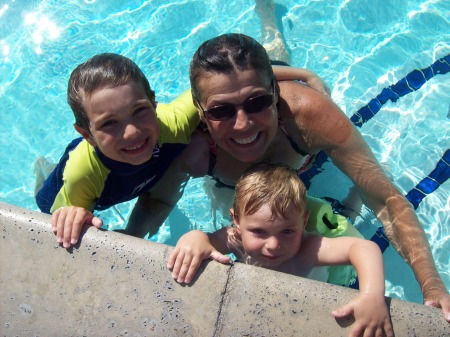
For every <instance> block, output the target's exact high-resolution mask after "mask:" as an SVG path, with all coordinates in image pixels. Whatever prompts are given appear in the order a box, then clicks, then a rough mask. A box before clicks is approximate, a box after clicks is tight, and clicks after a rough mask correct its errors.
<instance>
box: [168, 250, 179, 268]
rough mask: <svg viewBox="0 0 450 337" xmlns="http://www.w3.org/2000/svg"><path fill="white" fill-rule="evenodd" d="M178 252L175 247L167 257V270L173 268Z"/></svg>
mask: <svg viewBox="0 0 450 337" xmlns="http://www.w3.org/2000/svg"><path fill="white" fill-rule="evenodd" d="M179 251H180V249H179V248H178V247H175V248H174V250H172V253H170V256H169V260H168V261H167V268H169V269H172V268H173V266H174V264H175V261H176V259H177V256H178V253H179Z"/></svg>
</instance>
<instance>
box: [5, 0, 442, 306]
mask: <svg viewBox="0 0 450 337" xmlns="http://www.w3.org/2000/svg"><path fill="white" fill-rule="evenodd" d="M277 4H278V5H277V13H278V15H279V17H280V19H281V20H282V24H283V32H284V36H285V38H286V40H287V42H288V46H289V48H290V51H291V55H292V63H293V65H295V66H299V67H306V68H308V69H311V70H313V71H315V72H316V73H317V74H319V75H320V76H321V77H322V78H323V79H324V80H325V81H326V82H327V83H328V84H329V85H330V87H331V88H332V97H333V99H334V100H335V102H336V103H337V104H338V105H339V106H340V107H341V108H342V109H343V110H344V111H345V113H346V114H347V115H348V116H351V115H352V114H353V113H354V112H355V111H357V110H358V109H359V108H360V107H361V106H363V105H365V104H367V103H368V102H369V101H370V100H371V99H372V98H373V97H375V96H376V95H377V94H378V93H380V92H381V90H382V89H383V88H385V87H387V86H389V85H391V84H394V83H395V82H396V81H398V80H399V79H400V78H402V77H404V76H405V75H406V74H408V73H409V72H410V71H412V70H413V69H415V68H424V67H427V66H429V65H430V64H431V63H433V62H434V61H435V60H436V59H438V58H440V57H443V56H445V55H447V54H449V53H450V33H449V32H450V22H449V20H450V19H449V18H450V2H449V1H446V0H440V1H439V0H433V1H431V0H430V1H417V0H416V1H407V0H399V1H395V2H388V1H382V0H370V1H369V0H346V1H333V2H328V1H313V0H303V1H277ZM253 6H254V2H253V1H200V0H198V1H174V0H172V1H162V0H161V1H144V2H142V1H126V2H124V1H95V0H91V1H88V0H86V1H84V2H80V1H64V2H63V1H54V0H48V1H29V0H17V1H5V2H3V4H0V109H1V122H0V132H1V135H2V136H1V139H0V142H1V144H0V151H1V157H0V200H1V201H2V202H6V203H10V204H14V205H18V206H21V207H25V208H30V209H35V210H37V207H36V205H35V202H34V198H33V189H34V176H33V162H34V159H35V158H36V157H38V156H40V155H44V156H46V157H49V158H52V159H53V160H57V159H59V156H60V155H61V153H62V152H63V150H64V148H65V146H66V145H67V143H68V142H69V141H70V140H71V139H72V138H74V137H76V136H77V134H76V133H75V131H74V129H73V127H72V124H73V115H72V113H71V111H70V109H69V106H68V105H67V103H66V89H67V87H66V86H67V81H68V78H69V74H70V72H71V71H72V70H73V68H74V67H75V66H76V65H78V64H79V63H81V62H83V61H84V60H86V59H87V58H88V57H90V56H92V55H94V54H96V53H100V52H116V53H121V54H123V55H125V56H128V57H130V58H132V59H133V60H134V61H136V63H137V64H138V65H139V66H140V67H141V68H142V69H143V71H144V72H145V73H146V75H147V76H148V78H149V80H150V84H151V86H152V88H153V89H154V90H155V91H156V93H157V98H158V100H159V101H161V102H168V101H170V100H171V99H173V98H174V97H175V96H176V95H177V94H179V93H181V92H182V91H183V90H185V89H187V88H188V86H189V79H188V65H189V61H190V59H191V57H192V55H193V53H194V52H195V50H196V48H197V47H198V46H199V45H200V43H201V42H203V41H204V40H206V39H208V38H211V37H213V36H215V35H218V34H222V33H226V32H242V33H245V34H248V35H251V36H253V37H255V38H256V39H259V38H260V21H259V19H258V17H257V16H256V15H255V13H254V7H253ZM449 105H450V74H447V75H439V76H436V77H434V78H433V79H431V80H430V81H429V82H427V83H426V84H425V85H424V86H423V87H422V88H420V89H419V90H418V91H415V92H412V93H410V94H408V95H406V96H404V97H402V98H401V99H399V100H398V101H397V102H396V103H392V102H389V103H387V104H385V105H384V106H383V108H382V109H381V110H380V112H379V113H378V114H377V115H376V116H375V117H374V118H373V119H372V120H370V121H369V122H368V123H366V124H365V125H363V127H362V128H361V132H362V133H363V135H364V137H365V139H366V140H367V142H368V143H369V145H370V146H371V147H372V149H373V151H374V153H375V155H376V157H377V158H378V160H379V161H380V162H381V163H383V165H384V166H385V167H386V169H387V170H388V171H389V174H390V176H391V177H392V180H393V181H394V182H395V183H396V184H397V186H398V187H399V188H400V190H401V191H402V192H403V193H405V194H406V193H407V192H408V191H409V190H411V189H412V188H413V187H414V186H415V185H416V184H417V183H418V182H419V181H420V180H421V179H422V178H424V177H425V176H426V175H427V174H428V173H429V172H430V171H431V170H432V169H433V168H434V166H435V164H436V163H437V161H438V160H439V158H440V157H441V156H442V154H443V153H444V151H445V150H446V149H447V148H449V147H450V146H449V145H450V141H449V140H450V136H449V130H450V121H449V114H450V112H449ZM337 132H338V131H337ZM324 168H325V170H324V172H323V173H321V174H320V175H318V176H316V177H315V178H314V180H313V183H312V186H311V189H310V193H311V194H313V195H316V196H330V197H334V198H337V199H342V198H343V196H344V195H345V194H346V192H347V189H348V187H349V186H350V184H349V182H348V180H346V179H345V178H344V177H343V176H341V175H340V174H339V172H337V171H336V170H335V169H334V168H333V167H332V165H331V164H326V165H325V166H324ZM336 175H337V176H338V177H339V179H338V180H339V181H340V183H339V184H338V186H336V185H335V184H333V185H331V184H329V183H328V182H329V181H330V179H333V180H332V181H336ZM203 183H204V182H203V179H196V180H193V181H191V182H190V184H189V185H188V187H187V190H186V193H185V196H184V197H183V199H182V200H181V201H180V203H179V205H178V207H177V208H176V209H175V210H174V212H173V213H172V214H171V217H170V218H169V220H168V221H166V224H165V225H166V226H164V227H163V228H162V230H161V231H160V233H159V234H158V236H157V237H155V238H154V239H156V240H158V241H160V242H166V243H169V244H174V243H175V242H176V239H177V237H178V236H179V235H181V233H182V232H184V231H186V230H188V229H191V228H200V229H205V230H213V229H214V228H213V226H212V225H211V223H212V219H213V214H214V212H212V211H211V207H210V205H209V202H208V198H207V196H206V195H205V194H204V193H203V189H202V184H203ZM449 190H450V182H449V181H447V182H446V183H444V184H443V185H442V186H441V187H440V188H439V189H438V190H437V191H436V192H434V193H432V194H431V195H429V196H427V197H426V198H425V200H424V201H423V202H422V204H421V205H420V207H419V208H418V210H417V213H418V215H419V218H420V220H421V223H422V224H423V227H424V229H425V231H426V233H427V236H428V238H429V240H430V243H431V246H432V250H433V256H434V258H435V261H436V265H437V267H438V270H439V272H440V275H441V277H442V278H443V280H444V282H445V283H446V286H447V289H450V272H449V270H450V262H449V260H450V259H449V252H450V233H449V231H450V226H449V224H450V216H449V214H450V212H449V210H450V200H449ZM199 200H200V201H201V202H199ZM132 204H133V203H132V202H130V203H125V204H121V205H118V206H117V211H116V210H114V209H111V210H108V211H105V212H102V214H101V216H102V217H103V218H104V219H106V221H105V222H107V223H109V226H110V228H115V227H119V226H122V225H123V223H124V221H123V220H122V219H121V218H120V216H122V217H123V218H125V219H126V217H127V215H128V213H129V210H130V208H131V207H132ZM194 205H195V206H194ZM198 205H201V206H198ZM119 215H120V216H119ZM226 221H227V220H226V219H223V217H222V216H221V215H220V214H218V215H217V221H216V223H217V226H221V225H224V224H226ZM171 222H172V223H176V226H174V225H173V226H171V228H170V227H169V224H170V223H171ZM357 225H358V226H359V228H360V230H361V231H362V232H363V234H364V235H365V236H366V237H370V236H371V235H372V234H373V233H374V232H375V230H376V228H377V227H378V226H379V223H378V222H377V221H376V219H375V217H374V216H373V214H371V213H370V212H368V211H365V212H364V213H363V218H361V219H359V220H358V221H357ZM384 257H385V264H386V265H385V269H386V279H387V290H386V294H387V295H388V296H392V297H398V298H402V299H407V300H410V301H415V302H421V301H422V298H421V295H420V290H419V288H418V286H417V283H416V281H415V279H414V276H413V274H412V272H411V271H410V270H409V268H408V267H407V266H406V264H405V263H404V262H403V261H402V260H401V258H400V257H399V256H398V254H397V253H396V252H395V251H394V250H393V249H392V248H389V249H388V251H387V252H385V254H384Z"/></svg>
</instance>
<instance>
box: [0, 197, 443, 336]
mask: <svg viewBox="0 0 450 337" xmlns="http://www.w3.org/2000/svg"><path fill="white" fill-rule="evenodd" d="M0 228H1V233H2V236H1V242H0V258H1V265H0V266H1V270H0V272H1V275H0V289H1V300H0V317H1V319H0V331H1V335H2V336H301V335H302V336H347V335H348V334H349V332H350V329H351V322H347V321H340V322H337V321H336V320H335V319H334V318H333V317H332V316H331V314H330V312H331V310H333V309H334V308H337V307H339V306H341V305H343V304H344V303H346V301H348V300H349V299H351V298H352V297H353V296H354V295H355V291H354V290H351V289H347V288H344V287H338V286H333V285H328V284H325V283H321V282H316V281H311V280H307V279H303V278H299V277H295V276H292V275H288V274H282V273H276V272H272V271H270V270H266V269H263V268H258V267H252V266H247V265H244V264H235V265H234V266H231V267H230V266H225V265H221V264H219V263H216V262H209V263H205V264H204V270H203V271H202V273H201V274H200V275H199V277H198V278H197V279H196V280H195V282H194V283H193V284H192V285H190V286H184V285H180V284H177V283H176V282H175V281H173V280H172V278H171V275H170V272H169V271H168V270H167V268H166V261H167V257H168V254H169V253H170V251H171V249H172V247H169V246H166V245H162V244H157V243H153V242H150V241H146V240H142V239H137V238H133V237H130V236H126V235H124V234H120V233H115V232H108V231H102V230H98V229H96V228H93V227H92V228H89V229H88V230H87V231H86V232H85V233H84V235H83V237H82V240H81V243H80V244H79V245H78V246H77V247H75V248H73V249H70V250H66V249H63V248H61V247H59V246H58V245H57V244H56V240H55V236H54V234H53V233H52V232H51V230H50V216H48V215H45V214H41V213H38V212H34V211H30V210H26V209H23V208H19V207H15V206H11V205H8V204H3V203H0ZM387 301H388V304H389V307H390V311H391V316H392V321H393V325H394V330H395V333H396V336H420V337H423V336H449V331H450V326H449V324H448V323H447V322H446V321H445V320H444V319H443V316H442V314H441V311H440V309H436V308H430V307H426V306H423V305H420V304H415V303H410V302H405V301H400V300H395V299H389V298H388V299H387Z"/></svg>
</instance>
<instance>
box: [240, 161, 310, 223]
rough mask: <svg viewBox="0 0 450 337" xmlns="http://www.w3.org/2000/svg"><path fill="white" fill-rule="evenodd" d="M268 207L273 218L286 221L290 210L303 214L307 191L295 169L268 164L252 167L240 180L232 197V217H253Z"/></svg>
mask: <svg viewBox="0 0 450 337" xmlns="http://www.w3.org/2000/svg"><path fill="white" fill-rule="evenodd" d="M264 205H269V207H270V209H271V212H272V219H273V218H285V219H286V218H287V216H286V212H287V210H288V208H289V207H291V206H292V207H294V209H295V210H297V211H298V212H299V213H300V214H304V212H305V211H306V188H305V185H304V184H303V182H302V181H301V180H300V179H299V178H298V176H297V173H296V172H295V170H293V169H291V168H289V167H286V166H282V165H275V164H271V163H259V164H256V165H254V166H251V167H250V168H249V169H248V170H247V171H245V172H244V174H243V175H242V176H241V177H240V178H239V180H238V182H237V184H236V194H235V198H234V204H233V209H234V214H235V216H236V217H237V218H238V219H239V217H241V216H246V215H252V214H254V213H256V212H257V211H258V210H259V209H261V207H263V206H264Z"/></svg>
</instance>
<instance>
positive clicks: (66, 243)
mask: <svg viewBox="0 0 450 337" xmlns="http://www.w3.org/2000/svg"><path fill="white" fill-rule="evenodd" d="M74 218H75V214H74V212H73V211H72V210H70V211H69V212H67V214H66V217H65V220H64V224H63V226H64V230H63V233H64V234H63V235H64V237H63V247H64V248H69V247H70V237H71V236H72V227H73V221H74Z"/></svg>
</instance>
